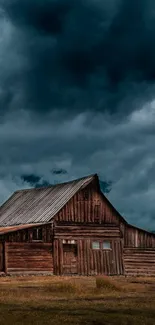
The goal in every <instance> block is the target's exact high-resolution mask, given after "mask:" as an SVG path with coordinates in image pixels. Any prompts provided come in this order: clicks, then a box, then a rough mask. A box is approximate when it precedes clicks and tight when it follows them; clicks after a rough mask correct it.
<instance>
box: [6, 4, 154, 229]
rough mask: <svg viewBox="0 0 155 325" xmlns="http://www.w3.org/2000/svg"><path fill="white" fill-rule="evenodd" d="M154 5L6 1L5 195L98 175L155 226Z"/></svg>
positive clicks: (143, 222) (116, 201)
mask: <svg viewBox="0 0 155 325" xmlns="http://www.w3.org/2000/svg"><path fill="white" fill-rule="evenodd" d="M154 12H155V2H154V1H153V0H147V1H144V0H141V1H140V0H137V1H133V0H111V1H109V0H104V1H101V0H83V1H82V0H73V1H71V0H44V1H43V0H42V1H41V0H31V1H30V0H20V1H19V0H0V46H1V48H0V147H1V150H0V202H2V201H4V200H5V199H6V198H7V197H8V196H9V195H11V194H12V192H13V191H14V190H17V189H20V188H25V187H26V188H27V187H29V186H40V185H43V184H44V185H46V184H55V182H64V181H69V180H72V179H75V178H77V177H82V176H85V175H88V174H92V173H96V172H97V173H98V174H99V176H100V181H101V187H102V190H103V192H105V193H106V195H107V196H108V197H109V199H110V201H111V202H112V204H113V205H114V206H115V207H116V208H117V209H118V210H119V211H120V213H122V214H123V215H124V217H125V218H126V219H127V221H128V222H131V223H132V224H135V225H137V226H140V227H144V228H147V229H151V228H152V229H155V218H154V193H155V185H154V181H153V180H154V179H155V174H154V170H155V168H154V165H155V159H154V142H155V136H154V121H155V114H154V111H155V101H154V91H155V46H154V37H155V16H154ZM65 171H66V172H65Z"/></svg>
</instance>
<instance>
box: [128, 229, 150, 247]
mask: <svg viewBox="0 0 155 325" xmlns="http://www.w3.org/2000/svg"><path fill="white" fill-rule="evenodd" d="M124 246H125V247H137V248H138V247H139V248H151V247H152V248H155V235H154V234H150V233H147V232H146V231H145V230H140V229H137V228H134V227H131V226H130V225H126V226H125V233H124Z"/></svg>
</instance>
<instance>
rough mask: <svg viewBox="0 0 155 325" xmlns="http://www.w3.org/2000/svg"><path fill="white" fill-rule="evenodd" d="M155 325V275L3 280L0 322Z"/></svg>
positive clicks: (74, 324) (0, 299)
mask: <svg viewBox="0 0 155 325" xmlns="http://www.w3.org/2000/svg"><path fill="white" fill-rule="evenodd" d="M4 324H5V325H17V324H18V325H19V324H23V325H32V324H35V325H46V324H52V325H70V324H73V325H104V324H109V325H113V324H119V325H130V324H132V325H144V324H146V325H153V324H155V278H147V277H145V278H140V277H138V278H124V277H112V278H111V277H110V279H109V278H108V277H102V278H100V277H97V278H95V277H72V278H71V277H55V276H40V277H39V276H24V277H1V278H0V325H4Z"/></svg>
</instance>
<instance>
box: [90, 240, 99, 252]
mask: <svg viewBox="0 0 155 325" xmlns="http://www.w3.org/2000/svg"><path fill="white" fill-rule="evenodd" d="M94 243H98V244H99V247H98V248H94V247H93V244H94ZM92 249H93V250H99V249H101V243H100V241H98V240H93V241H92Z"/></svg>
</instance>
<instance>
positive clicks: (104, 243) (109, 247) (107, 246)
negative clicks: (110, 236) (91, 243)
mask: <svg viewBox="0 0 155 325" xmlns="http://www.w3.org/2000/svg"><path fill="white" fill-rule="evenodd" d="M102 248H103V249H111V245H110V242H109V241H104V242H103V244H102Z"/></svg>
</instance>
